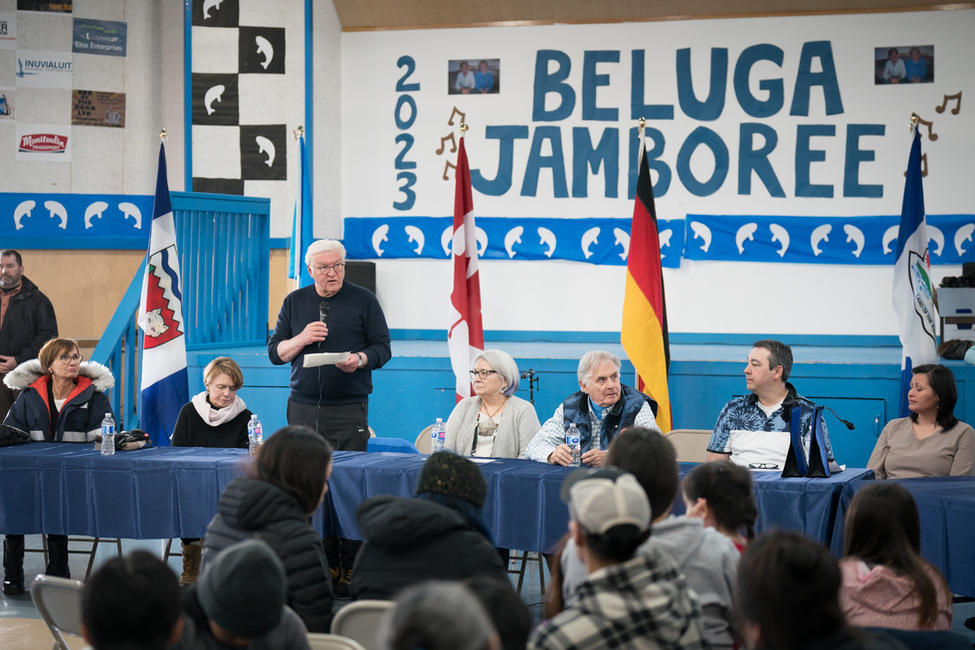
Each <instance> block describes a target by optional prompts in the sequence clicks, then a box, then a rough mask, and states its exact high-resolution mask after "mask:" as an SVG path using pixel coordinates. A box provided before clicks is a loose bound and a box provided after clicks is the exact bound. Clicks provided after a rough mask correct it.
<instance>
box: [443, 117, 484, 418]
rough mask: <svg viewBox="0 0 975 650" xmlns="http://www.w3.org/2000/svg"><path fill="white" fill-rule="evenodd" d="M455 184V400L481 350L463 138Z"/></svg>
mask: <svg viewBox="0 0 975 650" xmlns="http://www.w3.org/2000/svg"><path fill="white" fill-rule="evenodd" d="M456 180H457V184H456V186H455V190H454V237H453V241H452V244H451V246H452V250H453V253H452V255H453V258H454V289H453V291H452V292H451V294H450V317H451V324H450V329H448V330H447V348H448V349H449V350H450V365H451V367H452V368H453V370H454V377H455V378H456V385H457V401H458V402H459V401H460V400H462V399H464V398H465V397H470V396H471V395H472V394H473V393H472V392H471V376H470V369H471V361H472V360H473V359H474V357H476V356H477V355H478V354H480V353H481V352H482V351H483V350H484V328H483V327H482V325H481V281H480V277H479V275H478V272H477V228H476V227H475V225H474V199H473V198H472V197H471V170H470V167H469V166H468V164H467V150H466V149H465V148H464V138H463V136H461V138H460V147H459V150H458V152H457V170H456Z"/></svg>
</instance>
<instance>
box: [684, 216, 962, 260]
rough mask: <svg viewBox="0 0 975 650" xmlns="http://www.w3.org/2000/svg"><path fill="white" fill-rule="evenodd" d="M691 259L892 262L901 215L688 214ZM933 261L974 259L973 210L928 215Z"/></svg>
mask: <svg viewBox="0 0 975 650" xmlns="http://www.w3.org/2000/svg"><path fill="white" fill-rule="evenodd" d="M687 223H688V229H689V231H690V232H689V233H688V236H687V243H686V245H685V257H686V258H687V259H690V260H725V261H734V262H791V263H798V264H880V265H892V264H893V263H894V255H895V254H896V251H897V229H898V227H899V224H900V216H896V215H891V216H886V217H787V216H777V217H770V216H749V215H720V216H718V215H697V214H689V215H687ZM927 223H928V236H929V238H930V240H931V241H930V242H929V245H928V253H929V255H930V257H931V264H961V263H962V262H973V261H975V242H973V237H972V234H973V233H975V214H940V215H932V214H929V215H927Z"/></svg>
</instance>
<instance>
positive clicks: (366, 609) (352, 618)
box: [331, 600, 396, 650]
mask: <svg viewBox="0 0 975 650" xmlns="http://www.w3.org/2000/svg"><path fill="white" fill-rule="evenodd" d="M395 604H396V603H394V602H393V601H391V600H355V601H352V602H351V603H349V604H348V605H346V606H344V607H343V608H342V609H340V610H339V611H338V612H337V613H336V614H335V618H333V619H332V630H331V631H332V634H341V635H342V636H347V637H349V638H350V639H355V640H356V641H358V642H359V643H361V644H362V646H363V647H364V648H365V649H366V650H378V648H379V644H378V643H377V641H376V631H377V630H378V629H379V621H380V620H381V619H382V617H383V616H384V615H385V614H386V612H387V611H388V610H390V609H392V608H393V607H394V606H395Z"/></svg>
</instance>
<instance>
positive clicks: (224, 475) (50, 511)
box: [0, 442, 250, 539]
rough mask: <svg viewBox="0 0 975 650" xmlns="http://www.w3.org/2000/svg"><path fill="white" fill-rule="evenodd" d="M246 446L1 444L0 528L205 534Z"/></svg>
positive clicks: (141, 535)
mask: <svg viewBox="0 0 975 650" xmlns="http://www.w3.org/2000/svg"><path fill="white" fill-rule="evenodd" d="M249 458H250V457H249V456H248V455H247V450H245V449H203V448H199V447H155V448H150V449H139V450H137V451H126V452H117V453H115V454H114V455H112V456H102V455H101V454H100V453H99V452H98V451H97V450H95V449H94V448H93V446H92V445H83V444H63V443H62V444H58V443H33V442H32V443H30V444H26V445H20V446H17V447H5V448H3V449H0V532H4V533H25V534H33V533H42V532H43V533H49V534H68V533H70V534H73V535H92V536H97V537H121V538H127V539H166V538H169V537H181V536H182V537H202V536H203V534H204V533H205V532H206V526H207V524H208V523H209V522H210V519H211V518H212V517H213V515H214V513H215V512H216V508H217V501H218V499H219V498H220V493H221V492H222V491H223V488H224V487H225V486H226V485H227V483H229V482H230V481H231V479H233V478H234V476H236V475H237V474H238V473H239V472H240V470H241V468H242V466H243V464H244V463H247V462H249Z"/></svg>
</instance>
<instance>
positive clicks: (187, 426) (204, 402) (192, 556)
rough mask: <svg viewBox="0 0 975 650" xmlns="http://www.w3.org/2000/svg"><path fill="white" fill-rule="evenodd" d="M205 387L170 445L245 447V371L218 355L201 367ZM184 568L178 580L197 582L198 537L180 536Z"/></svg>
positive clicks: (179, 421) (248, 414) (248, 416)
mask: <svg viewBox="0 0 975 650" xmlns="http://www.w3.org/2000/svg"><path fill="white" fill-rule="evenodd" d="M203 385H204V386H205V387H206V390H205V391H203V392H202V393H199V394H198V395H194V396H193V399H191V400H190V401H189V402H187V403H186V404H185V405H184V406H183V408H182V410H181V411H180V412H179V417H178V418H176V428H175V429H174V431H173V447H237V448H240V449H247V422H248V421H250V419H251V412H250V411H249V410H247V406H246V405H245V404H244V400H242V399H241V398H240V397H238V395H237V391H238V390H240V388H241V387H242V386H243V385H244V373H243V372H241V370H240V366H239V365H237V362H236V361H234V360H233V359H231V358H230V357H217V358H216V359H214V360H213V361H211V362H210V363H208V364H207V367H206V368H204V370H203ZM180 542H181V543H182V545H183V546H182V548H183V550H182V553H183V572H182V574H180V577H179V583H180V584H181V585H188V584H192V583H194V582H196V578H197V576H198V575H199V572H200V557H201V554H202V552H203V544H202V543H201V542H200V540H199V539H198V538H190V537H183V538H181V539H180Z"/></svg>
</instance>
